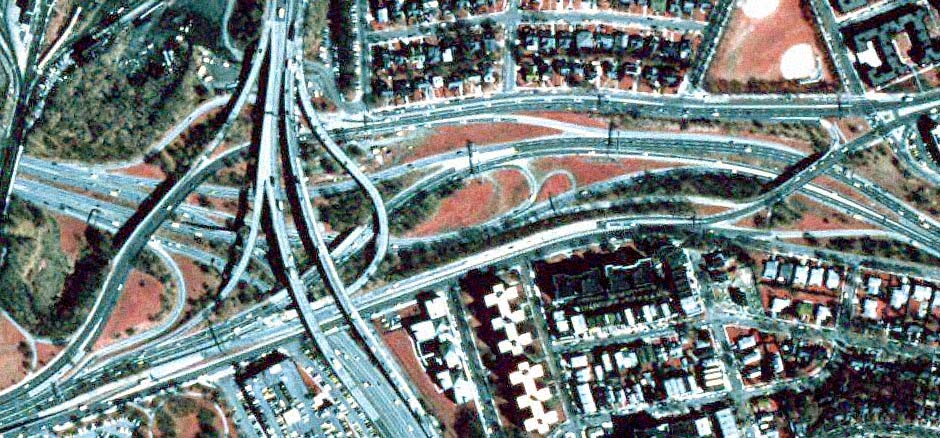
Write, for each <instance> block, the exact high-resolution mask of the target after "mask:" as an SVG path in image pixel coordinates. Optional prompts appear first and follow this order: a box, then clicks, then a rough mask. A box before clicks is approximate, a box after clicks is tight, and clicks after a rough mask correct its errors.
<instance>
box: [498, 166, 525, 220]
mask: <svg viewBox="0 0 940 438" xmlns="http://www.w3.org/2000/svg"><path fill="white" fill-rule="evenodd" d="M493 178H495V179H496V183H497V184H498V185H499V197H498V198H497V202H498V203H499V208H498V213H505V212H507V211H510V210H512V209H513V208H515V207H517V206H519V205H520V204H522V203H523V202H525V201H526V200H527V199H529V195H531V194H532V189H531V188H530V187H529V182H528V181H526V178H525V175H523V174H522V172H520V171H518V170H515V169H503V170H497V171H496V172H494V173H493Z"/></svg>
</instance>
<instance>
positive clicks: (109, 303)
mask: <svg viewBox="0 0 940 438" xmlns="http://www.w3.org/2000/svg"><path fill="white" fill-rule="evenodd" d="M269 6H270V5H269ZM266 13H269V12H267V10H266ZM264 47H266V44H262V45H260V46H259V49H258V50H257V51H256V53H255V54H254V55H255V57H254V59H258V58H259V55H260V57H261V58H263V55H264ZM259 70H260V62H255V63H254V65H253V66H252V71H251V74H250V75H249V78H248V81H246V84H251V83H253V81H254V79H255V78H256V77H257V75H258V71H259ZM247 88H250V87H244V88H243V89H242V90H241V92H240V93H239V94H238V99H237V101H236V102H235V104H234V105H233V106H232V113H230V114H229V119H228V121H227V122H226V124H225V125H223V128H222V129H221V130H220V132H219V133H218V134H219V135H217V136H216V138H215V139H214V140H213V142H212V143H211V144H210V145H209V146H208V147H207V149H206V150H205V151H204V152H203V153H202V155H200V157H199V158H198V159H197V161H196V163H195V165H194V166H193V167H192V168H191V169H189V171H187V173H186V174H185V175H183V176H182V177H181V178H180V180H179V182H178V183H177V184H176V185H174V186H173V187H172V188H171V189H170V190H169V191H168V192H167V193H166V195H165V196H163V197H162V198H160V199H159V200H158V201H157V202H156V203H155V205H154V206H153V208H152V209H151V210H150V211H149V212H148V213H147V214H146V215H145V216H144V217H143V218H142V219H141V220H140V222H139V223H138V224H137V225H136V226H135V227H134V228H133V229H131V230H126V231H127V235H126V236H124V239H123V242H124V244H122V245H121V248H120V249H119V250H118V252H117V254H116V255H115V257H114V259H113V260H112V263H111V269H110V270H109V272H108V275H107V276H106V278H105V281H104V285H103V286H102V293H101V294H99V295H98V297H97V299H96V301H95V303H94V305H93V306H92V309H91V312H90V314H89V317H88V319H87V320H86V321H85V322H84V323H83V324H82V325H81V327H80V328H79V329H78V331H77V332H76V334H75V335H74V336H73V337H72V338H71V340H70V341H69V343H68V345H67V346H66V347H65V348H64V349H63V350H62V352H60V353H59V355H57V356H56V357H55V358H54V359H53V360H52V361H51V363H50V364H49V365H47V366H46V367H45V368H44V369H43V370H42V371H41V372H39V373H37V374H35V375H33V376H32V378H29V379H26V380H24V381H21V382H19V383H18V384H17V385H15V386H13V387H11V388H8V389H6V390H4V391H3V393H2V394H0V403H2V402H6V401H8V400H10V399H14V400H22V399H23V397H25V394H26V393H27V392H29V393H35V392H36V391H41V390H42V389H44V388H45V387H47V386H48V385H49V384H50V383H51V382H52V381H53V379H55V378H56V376H59V375H62V374H63V373H64V372H66V371H67V370H68V369H69V368H70V366H69V364H68V363H66V362H69V363H71V364H75V363H77V362H79V361H81V360H82V358H83V357H84V356H85V355H86V354H87V353H88V352H89V351H90V348H91V346H93V345H94V341H95V340H96V339H97V337H98V336H99V335H100V333H101V330H102V329H103V327H104V325H105V323H106V322H107V320H108V318H109V316H110V314H111V311H112V310H113V308H114V305H115V304H116V302H117V299H118V297H119V296H120V292H121V290H122V289H123V286H124V280H125V279H126V277H127V274H128V272H129V271H130V269H131V266H132V263H131V261H132V260H133V258H135V257H136V256H137V254H139V253H140V251H141V249H142V248H143V246H144V245H146V243H147V242H148V241H149V240H150V238H151V236H152V235H153V233H154V232H155V231H156V230H157V228H158V227H159V226H160V224H162V223H163V222H164V221H166V219H167V218H168V217H169V216H170V215H171V212H172V211H173V210H174V209H175V208H176V207H177V206H178V205H180V204H181V203H183V202H184V201H185V199H186V197H187V196H188V195H189V193H190V192H191V191H192V189H193V188H195V187H196V186H198V185H199V183H200V182H201V180H200V179H199V178H200V175H201V174H202V170H203V168H204V166H205V165H206V163H207V161H208V158H209V157H210V156H211V155H212V153H213V152H214V150H215V148H216V147H217V146H218V145H219V144H220V143H221V140H222V137H223V136H224V134H225V132H227V128H228V127H230V126H231V125H232V123H233V122H234V120H235V118H237V116H238V115H239V114H240V111H241V108H242V107H243V105H244V103H245V101H246V100H247V97H248V91H247ZM201 178H203V179H204V176H202V177H201ZM34 383H35V385H34ZM20 420H26V418H20Z"/></svg>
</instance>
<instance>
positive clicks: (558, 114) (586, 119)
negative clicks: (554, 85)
mask: <svg viewBox="0 0 940 438" xmlns="http://www.w3.org/2000/svg"><path fill="white" fill-rule="evenodd" d="M519 114H522V115H524V116H532V117H541V118H543V119H550V120H555V121H558V122H564V123H572V124H575V125H582V126H588V127H591V128H605V129H606V128H607V127H608V126H609V123H610V122H609V121H608V120H607V119H606V118H603V117H600V116H595V115H591V114H588V113H567V112H562V111H527V112H522V113H519Z"/></svg>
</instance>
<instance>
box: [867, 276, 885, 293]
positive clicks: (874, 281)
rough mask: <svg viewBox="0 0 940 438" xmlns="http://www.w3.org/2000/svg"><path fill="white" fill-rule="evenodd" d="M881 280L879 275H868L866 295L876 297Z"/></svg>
mask: <svg viewBox="0 0 940 438" xmlns="http://www.w3.org/2000/svg"><path fill="white" fill-rule="evenodd" d="M882 281H883V280H882V279H881V277H875V276H872V277H868V292H867V293H868V295H871V296H873V297H877V296H879V295H881V283H882Z"/></svg>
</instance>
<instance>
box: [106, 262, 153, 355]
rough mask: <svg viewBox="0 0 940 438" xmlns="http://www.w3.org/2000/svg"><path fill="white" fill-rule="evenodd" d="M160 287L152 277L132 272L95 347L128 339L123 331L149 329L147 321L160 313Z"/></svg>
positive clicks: (151, 324) (149, 325)
mask: <svg viewBox="0 0 940 438" xmlns="http://www.w3.org/2000/svg"><path fill="white" fill-rule="evenodd" d="M161 294H163V284H161V283H160V281H159V280H157V279H156V278H155V277H153V276H152V275H149V274H146V273H143V272H141V271H138V270H136V269H134V270H132V271H131V273H130V275H128V276H127V280H126V281H125V282H124V290H123V292H122V293H121V297H120V298H118V302H117V306H116V307H115V308H114V312H113V313H112V315H111V319H109V320H108V324H107V325H105V327H104V331H103V332H102V333H101V337H99V338H98V342H96V343H95V348H102V347H104V346H107V345H109V344H111V343H113V342H116V341H117V340H119V339H121V338H125V337H128V336H129V335H128V334H127V330H129V329H133V330H134V331H135V332H138V333H139V332H140V331H142V330H146V329H148V328H150V327H152V326H153V325H154V324H155V322H154V321H151V320H150V319H151V318H152V317H153V316H155V315H157V314H158V313H159V312H160V295H161Z"/></svg>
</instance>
